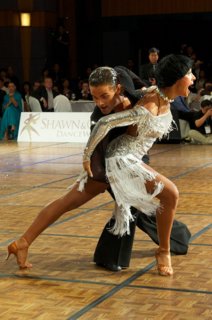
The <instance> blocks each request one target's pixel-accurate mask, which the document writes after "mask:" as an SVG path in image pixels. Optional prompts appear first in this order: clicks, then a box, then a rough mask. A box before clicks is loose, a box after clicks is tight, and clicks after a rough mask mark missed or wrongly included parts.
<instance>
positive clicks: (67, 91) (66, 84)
mask: <svg viewBox="0 0 212 320" xmlns="http://www.w3.org/2000/svg"><path fill="white" fill-rule="evenodd" d="M61 93H62V94H63V95H64V96H66V97H67V98H68V99H69V100H71V95H72V93H73V92H72V90H71V87H70V81H69V79H67V78H65V79H63V81H62V88H61Z"/></svg>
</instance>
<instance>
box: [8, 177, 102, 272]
mask: <svg viewBox="0 0 212 320" xmlns="http://www.w3.org/2000/svg"><path fill="white" fill-rule="evenodd" d="M107 188H108V184H106V183H102V182H98V181H95V180H92V179H88V182H87V183H86V185H85V189H84V190H83V191H82V192H81V191H78V183H76V184H75V185H74V187H73V188H72V189H71V190H70V191H69V192H68V193H67V194H66V195H64V196H62V197H61V198H59V199H57V200H54V201H53V202H51V203H50V204H48V205H47V206H45V207H44V208H43V209H42V210H41V211H40V213H39V214H38V216H37V217H36V218H35V220H34V221H33V223H32V224H31V225H30V227H29V228H28V229H27V230H26V231H25V233H24V234H23V235H22V236H21V237H20V238H19V239H18V240H16V241H14V242H13V243H12V244H10V245H9V246H8V254H9V255H10V254H11V253H13V254H15V256H16V258H17V263H18V265H19V266H20V267H21V268H26V267H31V265H30V264H29V263H28V262H26V260H27V253H28V247H29V246H30V245H31V243H32V242H33V241H34V240H35V239H36V238H37V237H38V236H39V234H41V232H43V231H44V230H45V229H46V228H47V227H48V226H49V225H51V224H52V223H53V222H55V221H56V220H57V219H58V218H59V217H60V216H61V215H63V214H64V213H65V212H67V211H70V210H73V209H76V208H78V207H80V206H81V205H83V204H84V203H86V202H87V201H89V200H91V199H92V198H94V197H95V196H97V195H98V194H100V193H102V192H104V191H105V190H106V189H107ZM9 255H8V257H9Z"/></svg>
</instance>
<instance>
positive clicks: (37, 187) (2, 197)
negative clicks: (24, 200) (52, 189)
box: [0, 175, 78, 199]
mask: <svg viewBox="0 0 212 320" xmlns="http://www.w3.org/2000/svg"><path fill="white" fill-rule="evenodd" d="M77 176H78V175H72V176H68V177H66V178H62V179H58V180H53V181H51V182H46V183H43V184H41V185H35V186H32V187H28V188H27V189H24V190H21V191H17V192H12V193H8V194H4V195H0V198H1V199H4V198H8V197H10V196H13V195H15V194H21V193H24V192H28V191H31V190H32V189H41V188H43V187H45V186H48V185H51V184H53V183H57V182H62V181H65V180H69V179H73V178H75V177H77Z"/></svg>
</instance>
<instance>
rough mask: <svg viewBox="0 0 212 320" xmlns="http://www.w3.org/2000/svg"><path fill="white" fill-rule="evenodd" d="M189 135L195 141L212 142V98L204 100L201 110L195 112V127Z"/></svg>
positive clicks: (198, 142) (201, 142) (200, 142)
mask: <svg viewBox="0 0 212 320" xmlns="http://www.w3.org/2000/svg"><path fill="white" fill-rule="evenodd" d="M188 137H189V138H190V139H191V142H193V143H197V144H212V100H203V101H202V102H201V110H200V111H199V112H194V113H193V128H192V126H191V130H190V131H189V133H188Z"/></svg>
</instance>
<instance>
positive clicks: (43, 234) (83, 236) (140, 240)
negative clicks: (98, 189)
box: [0, 229, 212, 247]
mask: <svg viewBox="0 0 212 320" xmlns="http://www.w3.org/2000/svg"><path fill="white" fill-rule="evenodd" d="M207 230H208V229H207ZM17 233H18V232H15V231H13V232H10V231H8V232H2V231H0V234H17ZM43 236H45V237H61V238H63V237H64V238H80V239H99V236H85V235H74V234H61V233H42V237H43ZM13 240H14V238H12V239H9V240H6V241H3V242H0V247H3V246H5V245H7V244H8V243H10V242H12V241H13ZM134 242H138V243H139V242H147V243H152V240H151V239H149V240H147V239H134ZM190 245H191V246H202V247H212V244H210V243H189V246H190Z"/></svg>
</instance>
